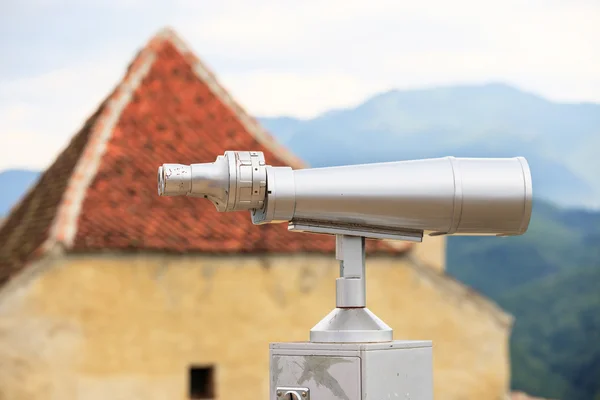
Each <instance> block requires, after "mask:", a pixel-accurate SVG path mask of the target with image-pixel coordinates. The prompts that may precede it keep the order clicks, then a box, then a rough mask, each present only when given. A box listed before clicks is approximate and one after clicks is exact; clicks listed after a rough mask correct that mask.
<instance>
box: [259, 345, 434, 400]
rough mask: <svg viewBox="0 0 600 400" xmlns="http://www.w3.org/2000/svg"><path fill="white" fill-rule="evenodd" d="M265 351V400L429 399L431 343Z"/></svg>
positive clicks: (288, 347) (272, 347) (283, 347)
mask: <svg viewBox="0 0 600 400" xmlns="http://www.w3.org/2000/svg"><path fill="white" fill-rule="evenodd" d="M270 353H271V363H270V368H271V375H270V376H271V379H270V396H269V398H270V400H284V399H285V400H311V399H312V400H334V399H335V400H367V399H369V400H387V399H402V400H408V399H412V400H432V399H433V365H432V364H433V356H432V347H431V341H402V340H396V341H392V342H385V343H311V342H298V343H272V344H271V345H270ZM295 389H297V391H296V393H298V395H295V394H292V395H290V394H288V395H286V393H289V392H293V391H294V390H295ZM278 392H279V393H278ZM303 397H304V399H303Z"/></svg>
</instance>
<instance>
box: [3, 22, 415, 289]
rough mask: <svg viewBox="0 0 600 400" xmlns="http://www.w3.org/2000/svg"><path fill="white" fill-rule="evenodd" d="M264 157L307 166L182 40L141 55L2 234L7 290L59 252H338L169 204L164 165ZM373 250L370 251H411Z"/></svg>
mask: <svg viewBox="0 0 600 400" xmlns="http://www.w3.org/2000/svg"><path fill="white" fill-rule="evenodd" d="M225 150H257V151H263V152H264V153H265V158H266V161H267V163H268V164H271V165H290V166H292V167H293V168H301V167H303V166H305V165H304V164H303V163H302V161H301V160H299V159H297V158H296V157H295V156H294V155H292V154H291V153H290V152H288V151H287V150H286V149H284V148H283V147H281V146H280V145H278V144H277V143H276V142H275V141H274V140H273V139H272V137H271V136H270V135H269V134H268V133H267V132H265V131H264V130H263V129H262V128H261V127H260V126H259V125H258V123H257V122H256V121H255V120H254V119H253V118H251V117H250V116H249V115H248V114H247V113H246V112H245V111H244V110H243V109H242V108H241V107H240V106H239V105H238V104H237V103H236V102H235V101H234V100H233V99H232V98H231V96H230V95H229V94H228V93H227V92H226V91H225V90H224V89H223V87H221V86H220V85H219V83H218V82H217V80H216V78H215V76H214V75H213V73H212V72H210V71H209V69H208V68H207V67H206V66H205V65H204V64H202V63H201V62H200V61H199V60H198V59H197V58H196V57H195V56H194V55H193V54H192V53H191V52H190V51H189V50H188V48H187V46H186V45H185V44H184V43H183V42H182V41H181V40H180V39H179V38H178V37H177V36H176V35H175V34H174V33H173V32H172V31H171V30H164V31H162V32H161V33H159V34H158V35H157V36H156V37H154V38H153V39H152V40H151V41H150V42H149V43H148V45H147V46H146V47H145V48H144V49H142V50H141V51H140V53H138V55H137V57H136V58H135V59H134V61H133V62H132V64H131V65H130V66H129V68H128V70H127V73H126V74H125V77H124V79H123V80H122V82H121V83H120V84H119V85H118V86H117V88H116V89H115V90H114V92H113V93H112V94H111V95H110V96H109V97H108V98H107V99H106V100H105V101H104V102H103V103H102V104H101V106H100V108H99V109H98V111H97V112H96V113H95V114H94V115H92V116H91V117H90V118H89V120H88V121H87V122H86V124H85V126H84V127H83V128H82V129H81V131H80V132H79V133H78V134H77V135H76V136H75V137H74V138H73V139H72V141H71V143H70V144H69V146H68V147H67V148H66V149H65V150H64V151H63V152H62V154H60V155H59V156H58V158H57V159H56V161H55V162H54V164H52V166H51V167H50V168H48V170H47V171H46V172H45V173H44V174H43V175H42V177H41V178H40V180H39V181H38V183H37V184H36V185H35V186H34V187H33V188H32V189H31V190H30V191H29V193H28V194H27V195H26V196H25V198H24V199H23V200H22V201H21V203H20V204H19V205H18V206H17V207H15V209H13V211H12V213H11V214H10V216H9V217H8V218H7V220H6V221H5V224H4V225H3V226H2V227H0V283H1V282H4V281H5V280H6V279H8V277H9V276H11V275H12V274H13V273H14V272H16V270H18V269H20V268H22V267H23V266H24V265H25V264H26V263H27V261H29V260H31V259H32V258H34V257H36V256H38V255H40V254H41V253H43V252H45V251H48V250H50V249H52V248H53V247H55V246H57V245H59V246H61V247H62V248H63V249H66V250H67V251H77V252H82V251H85V252H90V251H96V250H104V249H112V250H146V251H169V252H210V253H249V252H277V253H287V252H298V251H304V252H332V251H333V250H334V247H335V245H334V239H333V238H332V237H330V236H325V235H307V234H301V233H291V232H288V231H287V227H286V226H285V225H281V224H280V225H265V226H254V225H252V223H251V220H250V215H249V213H247V212H236V213H218V212H217V211H216V210H215V209H214V207H213V205H212V204H210V203H209V202H208V201H207V200H200V199H191V198H186V197H171V198H168V197H167V198H165V197H159V196H158V194H157V192H156V170H157V167H158V166H159V165H161V164H162V163H169V162H172V163H182V164H190V163H196V162H213V161H214V160H215V158H216V156H217V155H221V154H223V152H224V151H225ZM408 247H409V245H407V246H400V247H397V246H395V247H392V246H389V245H388V244H387V243H385V242H382V241H369V242H368V251H370V252H372V251H384V252H391V253H402V252H404V251H406V249H407V248H408Z"/></svg>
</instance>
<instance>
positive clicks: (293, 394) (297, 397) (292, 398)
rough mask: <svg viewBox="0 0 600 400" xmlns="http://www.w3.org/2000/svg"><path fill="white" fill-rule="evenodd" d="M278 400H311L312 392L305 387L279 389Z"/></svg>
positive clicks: (277, 392)
mask: <svg viewBox="0 0 600 400" xmlns="http://www.w3.org/2000/svg"><path fill="white" fill-rule="evenodd" d="M275 394H276V395H277V400H310V390H309V389H308V388H305V387H278V388H277V391H276V392H275Z"/></svg>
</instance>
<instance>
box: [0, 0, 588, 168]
mask: <svg viewBox="0 0 600 400" xmlns="http://www.w3.org/2000/svg"><path fill="white" fill-rule="evenodd" d="M3 10H4V11H0V46H2V47H3V48H4V50H5V52H4V53H10V54H12V55H13V56H12V57H11V58H10V59H4V60H2V62H0V135H2V136H1V137H2V139H3V141H4V143H10V144H11V146H4V147H2V148H0V170H1V169H4V168H8V167H12V166H22V167H31V166H35V167H39V168H42V167H44V166H46V165H47V164H48V163H49V162H51V161H52V160H53V159H54V157H55V156H56V154H57V152H58V151H59V150H60V148H62V147H63V146H64V145H65V144H66V143H67V142H68V140H69V139H70V137H71V136H72V135H73V134H74V133H75V132H76V131H77V130H78V129H79V127H80V126H81V125H82V124H83V122H84V121H85V119H86V118H87V116H88V115H89V114H91V113H92V112H93V111H94V109H95V108H96V107H97V106H98V104H99V103H100V101H101V100H102V99H103V98H104V97H105V96H106V95H107V94H108V93H109V92H110V91H111V90H112V88H113V87H114V86H115V85H116V84H117V83H118V81H119V80H120V78H121V77H122V75H123V73H124V71H125V68H126V67H127V65H128V63H129V62H130V60H131V59H132V58H133V56H134V55H135V53H136V51H137V50H138V49H139V48H140V47H141V46H143V45H144V43H145V41H147V40H148V39H149V36H150V35H151V34H152V33H153V32H156V31H158V30H159V29H160V28H161V27H162V26H165V25H169V26H173V27H174V28H175V29H176V30H177V31H178V32H179V33H180V34H181V36H182V37H183V38H184V39H185V40H186V42H188V44H190V46H191V47H192V49H193V50H194V51H195V52H196V53H197V54H198V55H199V56H200V57H201V58H202V59H203V60H204V61H205V62H206V63H207V64H208V65H209V66H210V67H211V68H212V69H213V70H214V71H215V72H216V74H217V76H218V77H219V78H220V79H221V81H222V83H223V84H224V85H225V86H226V87H227V88H228V89H229V90H230V91H231V92H232V94H233V95H234V96H235V97H237V99H238V100H239V101H240V102H241V103H242V105H243V106H244V107H245V108H246V109H247V110H249V111H250V112H251V113H254V114H259V115H278V114H288V115H295V116H300V117H310V116H313V115H316V114H318V113H320V112H323V111H326V110H327V109H330V108H338V107H347V106H352V105H354V104H357V103H359V102H361V101H362V100H364V99H365V97H367V96H370V95H372V94H374V93H376V92H379V91H383V90H389V89H391V88H410V87H420V86H432V85H438V84H450V83H460V82H485V81H505V82H508V83H512V84H516V85H518V86H520V87H522V88H524V89H526V90H530V91H534V92H537V93H539V94H542V95H544V96H548V97H550V98H552V99H557V100H564V101H583V100H586V101H597V102H598V101H600V72H599V71H600V48H599V47H598V46H597V38H599V37H600V3H599V2H597V1H596V0H564V1H563V0H546V1H523V0H504V1H476V0H455V1H452V2H448V1H444V0H423V1H419V2H417V1H400V0H369V1H364V0H343V1H342V0H304V1H295V0H255V1H252V2H249V1H247V0H221V1H218V2H207V1H197V0H173V1H171V2H163V1H158V0H156V1H154V0H152V1H148V2H141V1H140V0H128V1H126V2H123V1H121V0H105V1H99V0H93V1H91V2H85V3H84V2H79V1H74V0H62V1H51V0H24V1H22V2H17V3H14V5H12V6H10V7H5V6H3ZM3 38H4V39H3ZM7 38H10V40H9V39H7ZM34 143H40V144H43V146H44V148H45V149H42V150H39V151H38V150H32V149H29V150H28V151H21V150H19V152H15V151H14V150H13V149H14V148H19V149H22V148H25V147H27V146H31V145H33V144H34ZM13 144H14V146H12V145H13Z"/></svg>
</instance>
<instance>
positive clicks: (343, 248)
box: [335, 235, 367, 308]
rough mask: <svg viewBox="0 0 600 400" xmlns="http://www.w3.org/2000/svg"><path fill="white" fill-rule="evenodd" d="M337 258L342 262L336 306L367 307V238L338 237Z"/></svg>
mask: <svg viewBox="0 0 600 400" xmlns="http://www.w3.org/2000/svg"><path fill="white" fill-rule="evenodd" d="M336 258H337V259H338V260H340V277H339V278H338V279H337V280H336V285H335V289H336V306H337V307H339V308H348V307H365V305H366V301H367V300H366V285H365V238H364V237H358V236H346V235H337V236H336Z"/></svg>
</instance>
